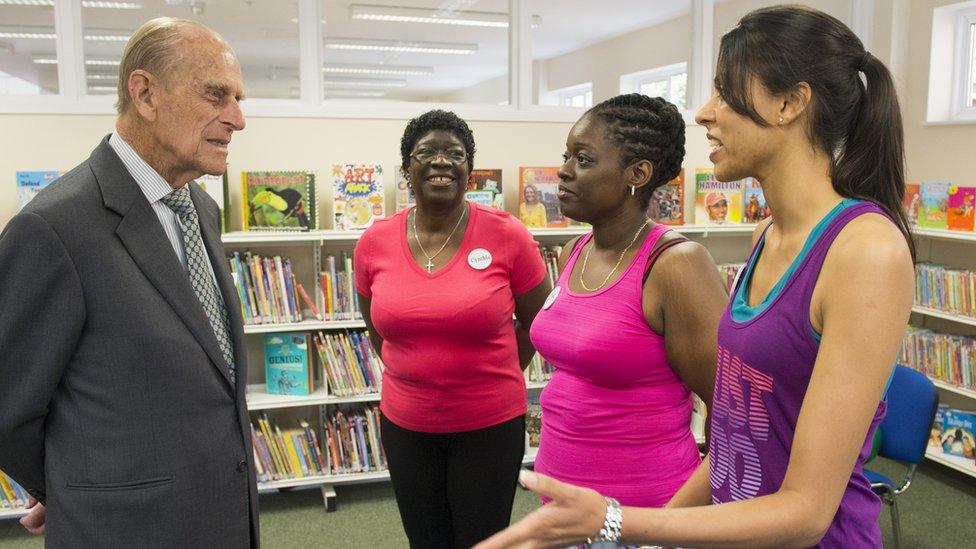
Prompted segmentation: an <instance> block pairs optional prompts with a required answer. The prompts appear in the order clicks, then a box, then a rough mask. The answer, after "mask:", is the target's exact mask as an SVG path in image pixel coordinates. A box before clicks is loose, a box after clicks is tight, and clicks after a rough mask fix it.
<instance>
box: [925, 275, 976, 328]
mask: <svg viewBox="0 0 976 549" xmlns="http://www.w3.org/2000/svg"><path fill="white" fill-rule="evenodd" d="M915 304H916V305H921V306H923V307H928V308H930V309H937V310H939V311H943V312H946V313H950V314H954V315H962V316H969V317H976V271H969V270H964V269H950V268H948V267H945V266H943V265H935V264H932V263H919V264H917V265H916V266H915Z"/></svg>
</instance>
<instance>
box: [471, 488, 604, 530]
mask: <svg viewBox="0 0 976 549" xmlns="http://www.w3.org/2000/svg"><path fill="white" fill-rule="evenodd" d="M519 482H520V483H521V484H522V486H525V487H526V488H528V489H529V490H532V491H533V492H535V493H536V494H539V495H540V496H544V497H546V498H549V499H551V500H552V501H551V502H550V503H549V504H548V505H543V506H542V507H541V508H539V509H536V510H535V511H532V512H531V513H529V515H528V516H526V517H525V518H524V519H522V520H520V521H519V522H517V523H515V524H513V525H511V526H509V527H508V528H506V529H505V530H503V531H501V532H499V533H497V534H495V535H494V536H492V537H490V538H488V539H487V540H485V541H483V542H481V543H479V544H478V545H476V546H475V549H502V548H508V547H518V548H521V549H534V548H537V547H566V546H567V545H573V544H578V543H583V542H585V541H586V538H589V537H596V535H597V533H598V532H599V531H600V528H602V527H603V517H604V515H605V514H606V510H607V504H606V501H605V500H604V499H603V497H602V496H601V495H600V494H598V493H597V492H596V491H595V490H590V489H589V488H580V487H578V486H573V485H571V484H566V483H563V482H559V481H558V480H555V479H553V478H551V477H547V476H546V475H542V474H539V473H533V472H530V471H522V472H521V474H519Z"/></svg>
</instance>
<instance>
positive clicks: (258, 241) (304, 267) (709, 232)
mask: <svg viewBox="0 0 976 549" xmlns="http://www.w3.org/2000/svg"><path fill="white" fill-rule="evenodd" d="M674 228H675V229H676V230H677V231H679V232H681V233H682V234H685V235H686V236H688V237H689V238H690V239H693V240H696V241H699V242H702V243H703V244H704V245H706V246H707V247H708V248H709V250H710V251H711V252H712V254H713V255H718V256H720V257H736V258H740V257H745V255H746V253H747V252H748V248H749V238H748V237H749V236H750V235H751V234H752V231H753V227H752V226H748V225H732V226H710V227H706V226H696V225H685V226H676V227H674ZM588 230H589V229H588V228H584V227H572V228H568V229H533V230H532V231H531V232H532V234H533V236H534V237H535V239H536V240H537V241H538V242H539V244H540V245H541V246H559V245H562V244H565V243H566V242H567V241H568V240H570V239H572V238H574V237H576V236H579V235H582V234H584V233H585V232H587V231H588ZM360 234H361V233H360V232H351V231H333V230H316V231H309V232H294V233H289V232H242V231H238V232H229V233H225V234H224V235H223V236H222V240H223V243H224V248H225V252H226V254H227V255H228V256H230V255H232V254H233V253H234V252H238V253H239V254H241V255H243V254H244V253H245V252H252V253H253V254H257V255H261V256H262V257H271V256H276V255H280V256H282V257H287V258H289V259H290V262H291V269H292V272H293V273H294V275H295V277H296V279H297V280H298V281H300V282H301V283H302V284H303V286H304V287H305V288H306V289H307V290H308V293H309V297H310V298H311V299H312V300H313V301H314V303H315V304H316V306H317V307H318V309H319V312H320V313H324V312H325V310H326V308H325V307H324V304H325V303H324V300H325V295H324V291H323V286H322V285H321V284H319V283H318V280H319V276H320V275H321V273H322V271H323V269H324V268H323V264H324V259H325V258H327V257H328V256H330V255H331V256H335V257H339V256H341V255H343V254H346V255H351V253H352V251H353V249H354V248H355V245H356V242H357V241H358V239H359V236H360ZM718 237H723V238H718ZM725 237H729V238H725ZM730 254H731V255H730ZM313 289H314V292H313V291H312V290H313ZM303 309H304V320H302V321H301V322H292V323H267V324H263V323H262V324H246V325H245V327H244V333H245V335H246V338H247V349H248V357H249V359H250V368H249V372H250V373H249V379H248V387H247V407H248V410H249V411H250V412H251V420H252V422H254V423H255V425H257V421H256V418H257V417H258V416H260V415H263V414H267V415H268V416H271V417H277V416H279V415H280V416H281V417H282V420H281V422H280V423H282V424H283V425H291V424H293V423H294V421H291V420H293V419H301V420H307V421H308V422H309V423H310V424H311V425H312V428H313V429H315V430H316V432H317V433H319V435H318V436H319V444H321V445H325V444H326V443H325V434H324V433H323V429H322V428H321V427H322V425H321V421H323V419H322V418H323V417H325V416H324V414H323V411H326V412H327V411H331V410H333V409H337V408H340V407H347V406H350V405H353V406H355V405H363V404H367V405H377V404H378V403H379V398H380V397H379V392H372V393H368V394H358V395H353V396H338V395H335V394H332V391H331V390H330V387H329V386H328V385H329V384H328V383H325V382H324V381H323V380H322V378H323V375H322V372H321V370H322V367H321V365H320V364H319V363H318V361H317V360H313V361H312V367H313V368H315V369H318V370H319V371H318V372H316V373H317V375H316V379H317V382H316V383H315V386H314V389H313V390H312V391H310V394H308V395H302V396H286V395H278V394H269V393H268V391H267V385H266V380H265V372H264V349H263V341H264V338H265V335H266V334H270V333H302V332H304V333H315V332H342V331H345V330H363V329H365V323H364V322H363V321H362V319H361V318H359V317H358V315H357V317H356V318H347V319H342V320H318V319H315V318H310V316H311V315H310V314H309V312H310V309H308V308H307V307H303ZM322 316H323V317H326V315H325V314H323V315H322ZM545 385H546V381H545V380H544V379H529V378H528V375H527V379H526V388H527V390H528V394H529V397H530V400H531V399H533V397H535V398H537V397H538V394H539V392H540V391H541V390H542V389H543V388H544V387H545ZM695 436H696V439H697V440H698V441H699V443H702V442H704V436H703V433H700V432H696V433H695ZM526 448H527V451H526V454H525V457H524V459H523V464H525V465H532V464H533V463H534V461H535V454H536V452H537V448H536V447H530V446H528V444H527V446H526ZM388 479H389V472H388V471H386V470H385V469H380V470H370V471H366V472H351V473H343V474H306V475H304V476H297V475H296V476H295V478H281V479H278V480H267V481H261V482H259V483H258V490H259V491H260V492H262V493H266V492H272V491H276V490H281V489H292V488H296V487H318V488H320V489H321V491H322V497H323V503H324V505H325V509H326V510H327V511H332V510H335V508H336V505H337V499H336V492H335V487H336V486H339V485H343V484H353V483H366V482H381V481H386V480H388Z"/></svg>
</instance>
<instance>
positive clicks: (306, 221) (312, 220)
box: [241, 171, 318, 231]
mask: <svg viewBox="0 0 976 549" xmlns="http://www.w3.org/2000/svg"><path fill="white" fill-rule="evenodd" d="M241 185H242V189H241V197H242V198H243V200H242V202H243V218H244V230H245V231H309V230H312V229H315V228H317V227H318V223H317V220H316V207H315V174H314V173H311V172H286V171H275V172H243V173H242V175H241Z"/></svg>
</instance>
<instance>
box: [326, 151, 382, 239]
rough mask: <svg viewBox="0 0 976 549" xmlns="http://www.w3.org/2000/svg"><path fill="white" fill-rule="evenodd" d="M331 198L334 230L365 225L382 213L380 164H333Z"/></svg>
mask: <svg viewBox="0 0 976 549" xmlns="http://www.w3.org/2000/svg"><path fill="white" fill-rule="evenodd" d="M332 199H333V213H334V215H335V227H334V228H335V229H336V230H337V231H356V230H362V229H366V228H368V227H369V226H370V225H372V224H373V221H374V220H376V219H379V218H381V217H383V216H384V215H385V211H386V210H385V208H384V206H383V166H380V165H379V164H336V165H333V166H332Z"/></svg>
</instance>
